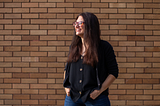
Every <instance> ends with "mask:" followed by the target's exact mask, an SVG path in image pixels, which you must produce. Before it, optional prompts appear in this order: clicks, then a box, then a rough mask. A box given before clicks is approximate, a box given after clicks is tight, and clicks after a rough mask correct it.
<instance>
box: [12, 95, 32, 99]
mask: <svg viewBox="0 0 160 106" xmlns="http://www.w3.org/2000/svg"><path fill="white" fill-rule="evenodd" d="M29 98H30V97H29V95H13V99H15V100H16V99H18V100H21V99H22V100H24V99H29Z"/></svg>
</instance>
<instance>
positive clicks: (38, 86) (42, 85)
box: [30, 84, 47, 89]
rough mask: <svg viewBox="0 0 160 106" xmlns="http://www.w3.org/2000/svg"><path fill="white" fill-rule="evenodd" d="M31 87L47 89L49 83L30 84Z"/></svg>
mask: <svg viewBox="0 0 160 106" xmlns="http://www.w3.org/2000/svg"><path fill="white" fill-rule="evenodd" d="M30 88H31V89H46V88H47V84H30Z"/></svg>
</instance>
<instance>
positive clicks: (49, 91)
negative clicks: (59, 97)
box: [39, 89, 55, 94]
mask: <svg viewBox="0 0 160 106" xmlns="http://www.w3.org/2000/svg"><path fill="white" fill-rule="evenodd" d="M39 94H55V90H49V89H48V90H41V89H40V90H39Z"/></svg>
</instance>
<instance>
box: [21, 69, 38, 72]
mask: <svg viewBox="0 0 160 106" xmlns="http://www.w3.org/2000/svg"><path fill="white" fill-rule="evenodd" d="M22 72H24V73H25V72H32V73H34V72H38V68H22Z"/></svg>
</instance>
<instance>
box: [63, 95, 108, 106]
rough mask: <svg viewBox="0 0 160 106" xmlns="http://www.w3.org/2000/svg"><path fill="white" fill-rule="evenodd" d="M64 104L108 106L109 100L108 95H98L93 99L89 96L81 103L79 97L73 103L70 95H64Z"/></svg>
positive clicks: (72, 105)
mask: <svg viewBox="0 0 160 106" xmlns="http://www.w3.org/2000/svg"><path fill="white" fill-rule="evenodd" d="M64 106H110V101H109V99H108V96H106V95H100V96H98V97H97V98H96V99H95V100H93V99H91V98H90V99H89V100H87V102H85V103H83V102H82V100H81V99H78V100H77V102H75V103H74V102H73V101H72V99H71V97H70V96H67V95H66V98H65V102H64Z"/></svg>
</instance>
